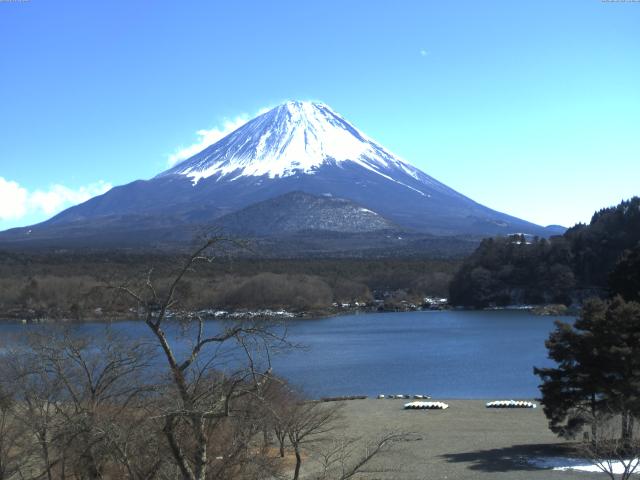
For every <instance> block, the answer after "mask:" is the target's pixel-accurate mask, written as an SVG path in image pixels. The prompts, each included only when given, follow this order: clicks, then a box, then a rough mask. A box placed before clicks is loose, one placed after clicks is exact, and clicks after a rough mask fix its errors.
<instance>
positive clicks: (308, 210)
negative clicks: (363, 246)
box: [215, 192, 398, 236]
mask: <svg viewBox="0 0 640 480" xmlns="http://www.w3.org/2000/svg"><path fill="white" fill-rule="evenodd" d="M215 224H216V225H217V226H219V227H221V228H222V229H223V230H224V231H225V232H230V233H233V234H237V235H248V236H270V235H274V232H277V234H278V235H282V234H291V233H297V232H313V231H318V230H320V231H326V232H343V233H357V232H374V231H380V230H392V229H394V230H398V227H397V226H396V225H394V224H393V223H392V222H390V221H388V220H387V219H385V218H384V217H382V216H380V215H378V214H377V213H376V212H373V211H371V210H369V209H367V208H364V207H361V206H359V205H356V204H355V203H353V202H350V201H349V200H344V199H342V198H334V197H327V196H316V195H310V194H308V193H304V192H290V193H285V194H284V195H281V196H279V197H275V198H271V199H269V200H265V201H263V202H258V203H255V204H253V205H249V206H248V207H246V208H243V209H242V210H239V211H238V212H234V213H230V214H228V215H225V216H224V217H222V218H219V219H218V220H217V221H216V222H215Z"/></svg>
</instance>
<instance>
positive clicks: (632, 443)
mask: <svg viewBox="0 0 640 480" xmlns="http://www.w3.org/2000/svg"><path fill="white" fill-rule="evenodd" d="M595 422H596V424H597V436H595V437H592V438H591V439H590V440H589V441H586V442H584V443H583V444H582V445H581V446H580V447H579V453H580V454H581V455H582V456H584V457H585V458H587V459H588V460H590V461H591V462H592V463H593V464H594V465H596V466H597V467H598V469H599V470H600V471H601V472H602V473H605V474H606V475H607V476H608V477H609V478H610V479H611V480H616V479H617V478H619V479H620V480H628V479H630V478H631V477H632V475H634V474H635V473H638V472H640V435H639V434H640V432H639V431H638V430H639V429H638V427H637V425H635V426H633V427H631V430H630V431H628V432H626V435H621V430H622V428H625V427H626V428H628V427H627V426H626V425H625V424H624V423H625V422H628V420H627V419H624V421H623V420H622V419H621V418H620V415H619V414H615V413H608V414H605V413H601V414H600V415H599V416H598V418H597V420H596V421H595ZM634 423H635V422H634Z"/></svg>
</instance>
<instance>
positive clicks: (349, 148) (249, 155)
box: [159, 101, 431, 193]
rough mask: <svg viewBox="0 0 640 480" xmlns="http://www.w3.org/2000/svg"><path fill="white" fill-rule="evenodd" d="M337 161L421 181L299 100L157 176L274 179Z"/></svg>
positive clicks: (323, 110)
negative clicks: (400, 174)
mask: <svg viewBox="0 0 640 480" xmlns="http://www.w3.org/2000/svg"><path fill="white" fill-rule="evenodd" d="M343 162H353V163H355V164H358V165H360V166H361V167H364V168H366V169H367V170H370V171H372V172H375V173H377V174H379V175H382V176H384V177H386V178H388V179H389V180H393V173H392V172H393V171H394V170H397V169H400V170H402V172H403V173H404V174H405V175H407V174H408V175H410V176H411V177H413V178H414V179H416V180H422V181H425V178H422V177H427V176H426V175H424V174H423V173H422V172H420V171H419V170H418V169H416V168H415V167H413V166H412V165H411V164H409V163H408V162H406V161H404V160H402V159H400V158H398V157H396V156H395V155H393V154H392V153H390V152H388V151H387V150H385V149H384V148H383V147H382V146H380V145H378V144H376V143H375V142H374V141H373V140H371V139H369V138H368V137H366V136H365V135H364V134H362V133H361V132H360V131H358V130H357V129H356V128H355V127H354V126H353V125H351V124H350V123H349V122H347V121H346V120H345V119H344V118H342V117H341V116H340V115H338V114H337V113H336V112H334V111H333V110H331V108H329V107H328V106H327V105H325V104H323V103H316V102H300V101H290V102H286V103H284V104H282V105H279V106H277V107H275V108H273V109H271V110H269V111H268V112H266V113H264V114H262V115H260V116H258V117H256V118H254V119H253V120H250V121H249V122H247V123H246V124H245V125H243V126H242V127H240V128H238V129H237V130H235V131H234V132H232V133H230V134H229V135H227V136H226V137H224V138H223V139H221V140H219V141H218V142H216V143H215V144H213V145H211V146H209V147H207V148H206V149H205V150H203V151H202V152H200V153H198V154H196V155H194V156H193V157H191V158H189V159H187V160H185V161H183V162H181V163H179V164H178V165H176V166H175V167H173V168H171V169H170V170H167V171H165V172H163V173H161V174H160V175H159V176H165V175H169V174H181V175H186V176H188V177H189V178H191V179H192V181H193V183H194V184H196V183H197V182H198V181H199V180H201V179H203V178H209V177H213V176H215V177H217V178H218V179H221V178H226V179H227V180H235V179H237V178H240V177H246V176H255V177H260V176H265V175H266V176H268V177H269V178H276V177H287V176H291V175H295V174H298V173H305V174H314V173H315V172H316V171H317V170H318V169H319V168H320V167H321V166H323V165H327V164H332V165H333V164H334V165H340V164H341V163H343ZM427 178H428V179H429V180H431V179H430V177H427ZM394 181H395V180H394ZM409 188H412V187H409ZM420 193H422V192H420Z"/></svg>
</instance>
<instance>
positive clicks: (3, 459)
mask: <svg viewBox="0 0 640 480" xmlns="http://www.w3.org/2000/svg"><path fill="white" fill-rule="evenodd" d="M16 408H17V406H16V402H15V401H14V399H13V398H12V396H11V395H10V394H9V393H6V392H4V391H3V390H2V389H1V388H0V480H8V479H10V478H12V477H14V475H16V474H17V473H19V472H20V471H21V469H22V468H23V467H24V464H25V463H26V459H25V458H24V455H23V453H22V451H21V449H19V448H18V445H19V444H20V443H21V442H22V441H23V439H24V436H25V430H24V428H22V425H20V423H19V422H18V421H17V419H16V417H15V409H16Z"/></svg>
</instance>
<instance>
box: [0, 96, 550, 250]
mask: <svg viewBox="0 0 640 480" xmlns="http://www.w3.org/2000/svg"><path fill="white" fill-rule="evenodd" d="M437 160H438V159H429V161H430V162H435V161H437ZM486 188H500V184H499V181H497V180H496V182H495V183H493V184H492V185H486ZM212 226H214V227H218V228H223V229H226V230H228V231H232V232H237V233H239V234H246V235H249V236H259V237H261V238H272V239H275V238H277V239H278V240H277V241H271V243H270V244H273V245H276V244H277V245H281V246H282V245H285V246H286V245H288V246H287V247H282V248H284V250H286V251H289V249H291V250H292V251H294V250H299V249H300V248H302V247H301V245H302V246H305V245H306V247H305V248H309V251H312V252H314V253H313V254H314V255H315V254H317V252H327V251H328V250H327V248H329V249H333V250H332V251H333V252H336V251H341V250H340V249H342V248H345V249H347V248H355V249H357V248H362V249H364V248H365V245H369V247H366V248H372V249H373V248H380V249H383V250H386V251H392V252H394V254H395V253H397V252H398V251H401V250H402V249H403V248H408V247H407V246H406V245H405V243H403V242H407V240H406V239H407V238H408V237H409V236H411V237H412V238H415V236H416V235H417V236H420V235H423V236H424V235H426V236H427V237H425V238H426V240H424V241H426V242H429V241H430V240H429V238H431V236H463V237H465V238H476V239H477V238H479V237H484V236H491V235H508V234H510V233H516V232H518V233H527V234H531V235H540V236H549V235H553V234H557V233H562V229H560V228H548V229H547V228H544V227H541V226H539V225H535V224H532V223H530V222H527V221H525V220H521V219H519V218H515V217H512V216H510V215H507V214H505V213H501V212H498V211H495V210H492V209H490V208H488V207H485V206H484V205H481V204H479V203H477V202H475V201H473V200H472V199H470V198H468V197H466V196H464V195H462V194H461V193H458V192H457V191H455V190H454V189H452V188H450V187H448V186H446V185H444V184H443V183H440V182H439V181H437V180H435V179H434V178H432V177H430V176H429V175H427V174H426V173H424V172H422V171H421V170H419V169H418V168H416V167H414V166H413V165H411V164H410V163H409V162H406V161H405V160H402V159H400V158H398V157H397V156H395V155H393V154H392V153H391V152H389V151H388V150H386V149H385V148H384V147H382V146H381V145H380V144H378V143H376V142H375V141H373V140H372V139H370V138H368V137H367V136H366V135H364V134H363V133H362V132H360V131H359V130H358V129H357V128H356V127H354V126H353V125H351V124H350V123H349V122H347V120H345V119H344V118H343V117H341V116H340V115H338V114H337V113H336V112H334V111H333V110H332V109H331V108H329V107H328V106H327V105H325V104H322V103H315V102H297V101H292V102H286V103H284V104H282V105H280V106H278V107H276V108H273V109H271V110H269V111H268V112H266V113H264V114H262V115H259V116H258V117H256V118H254V119H252V120H250V121H249V122H247V123H246V124H244V125H243V126H241V127H240V128H238V129H237V130H235V131H234V132H232V133H230V134H229V135H227V136H226V137H224V138H222V139H221V140H219V141H218V142H216V143H214V144H213V145H210V146H209V147H207V148H205V149H204V150H202V151H201V152H199V153H197V154H195V155H194V156H192V157H191V158H188V159H186V160H184V161H183V162H181V163H179V164H178V165H175V166H174V167H172V168H170V169H169V170H166V171H164V172H162V173H160V174H159V175H157V176H155V177H153V178H151V179H149V180H136V181H134V182H131V183H129V184H127V185H122V186H119V187H115V188H113V189H111V190H110V191H108V192H107V193H105V194H103V195H100V196H97V197H94V198H92V199H90V200H88V201H86V202H84V203H82V204H80V205H76V206H75V207H71V208H69V209H67V210H65V211H64V212H61V213H59V214H58V215H56V216H55V217H53V218H51V219H49V220H47V221H46V222H43V223H41V224H38V225H32V226H29V227H25V228H19V229H13V230H11V231H7V232H5V233H2V234H0V244H2V242H3V241H4V242H14V243H15V244H18V245H22V244H24V243H25V242H26V243H29V244H31V245H42V246H51V245H55V246H61V245H62V246H64V245H76V246H77V245H91V246H94V247H95V246H96V245H106V246H109V247H111V246H118V247H119V246H122V245H129V244H132V245H133V244H135V245H138V246H140V245H142V246H149V245H169V244H176V243H180V242H182V243H188V242H190V241H192V239H193V232H195V231H200V230H202V229H203V228H204V229H205V230H206V229H208V228H211V227H212ZM310 232H313V233H310ZM318 232H325V233H326V232H328V233H329V234H331V235H338V236H337V237H331V236H329V237H326V236H322V235H320V234H319V233H318ZM399 232H400V233H399ZM283 235H284V236H287V235H293V236H294V237H295V238H293V237H291V239H290V240H289V242H290V243H287V242H286V241H284V240H283V237H282V236H283ZM345 235H347V236H348V235H356V236H358V235H363V236H362V237H357V240H356V239H355V238H356V237H350V238H351V240H349V238H346V237H345ZM416 241H417V240H416ZM420 241H422V240H420ZM420 241H417V242H418V243H416V244H415V247H411V248H414V250H412V251H415V249H417V251H421V248H422V247H420V245H422V244H421V243H420ZM283 242H284V243H283ZM309 242H310V243H309ZM349 242H351V243H349ZM267 243H269V242H267ZM310 245H311V246H310ZM398 249H400V250H398Z"/></svg>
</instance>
